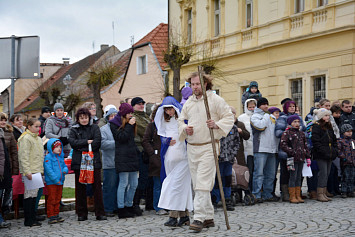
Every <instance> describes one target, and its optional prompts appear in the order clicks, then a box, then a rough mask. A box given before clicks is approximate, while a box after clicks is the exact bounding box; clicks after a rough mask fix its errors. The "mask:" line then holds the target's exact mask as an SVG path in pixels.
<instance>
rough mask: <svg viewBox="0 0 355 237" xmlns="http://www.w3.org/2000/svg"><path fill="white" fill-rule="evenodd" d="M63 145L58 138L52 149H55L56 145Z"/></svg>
mask: <svg viewBox="0 0 355 237" xmlns="http://www.w3.org/2000/svg"><path fill="white" fill-rule="evenodd" d="M61 145H62V143H61V142H60V140H56V141H55V142H53V144H52V151H53V150H54V149H55V148H56V147H58V146H61Z"/></svg>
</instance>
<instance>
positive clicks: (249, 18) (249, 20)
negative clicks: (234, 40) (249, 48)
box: [246, 0, 253, 28]
mask: <svg viewBox="0 0 355 237" xmlns="http://www.w3.org/2000/svg"><path fill="white" fill-rule="evenodd" d="M251 26H253V1H251V0H246V28H249V27H251Z"/></svg>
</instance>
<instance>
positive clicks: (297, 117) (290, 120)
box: [287, 114, 301, 125]
mask: <svg viewBox="0 0 355 237" xmlns="http://www.w3.org/2000/svg"><path fill="white" fill-rule="evenodd" d="M296 119H298V120H299V121H301V119H300V116H298V115H297V114H294V115H291V116H290V117H288V118H287V124H288V125H291V123H292V122H293V121H295V120H296Z"/></svg>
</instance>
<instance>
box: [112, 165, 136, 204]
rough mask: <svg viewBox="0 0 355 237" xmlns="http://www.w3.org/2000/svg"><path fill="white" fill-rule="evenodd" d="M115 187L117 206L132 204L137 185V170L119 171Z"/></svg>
mask: <svg viewBox="0 0 355 237" xmlns="http://www.w3.org/2000/svg"><path fill="white" fill-rule="evenodd" d="M119 177H120V181H119V184H118V189H117V206H118V208H124V207H131V206H133V197H134V193H135V192H136V189H137V186H138V172H137V171H134V172H120V173H119Z"/></svg>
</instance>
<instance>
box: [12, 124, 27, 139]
mask: <svg viewBox="0 0 355 237" xmlns="http://www.w3.org/2000/svg"><path fill="white" fill-rule="evenodd" d="M12 128H13V134H14V136H15V139H16V141H18V139H19V138H20V137H21V134H22V133H23V132H24V131H25V130H26V128H25V127H22V128H21V129H20V128H18V127H16V126H12Z"/></svg>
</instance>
